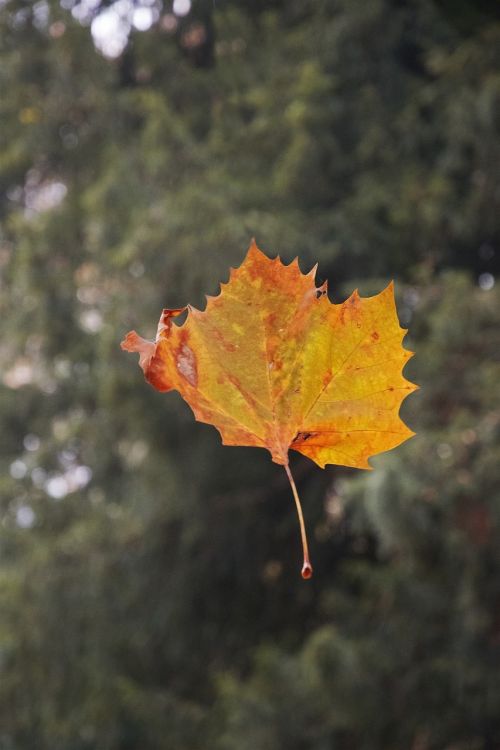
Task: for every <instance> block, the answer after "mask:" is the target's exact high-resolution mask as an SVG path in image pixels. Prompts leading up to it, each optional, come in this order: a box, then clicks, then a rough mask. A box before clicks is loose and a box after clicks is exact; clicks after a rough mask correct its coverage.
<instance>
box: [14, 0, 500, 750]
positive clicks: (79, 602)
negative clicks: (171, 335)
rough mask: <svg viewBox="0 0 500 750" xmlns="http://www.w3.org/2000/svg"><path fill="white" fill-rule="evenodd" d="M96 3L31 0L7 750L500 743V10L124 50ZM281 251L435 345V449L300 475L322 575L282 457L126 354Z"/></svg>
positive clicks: (426, 424) (456, 749)
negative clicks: (115, 48)
mask: <svg viewBox="0 0 500 750" xmlns="http://www.w3.org/2000/svg"><path fill="white" fill-rule="evenodd" d="M110 4H111V3H110V2H107V3H104V2H101V3H100V5H97V7H96V10H95V12H96V13H98V12H101V11H102V7H101V6H104V5H110ZM72 5H78V3H75V2H73V3H71V0H66V2H64V3H62V4H61V5H60V4H59V3H58V2H56V1H55V0H52V1H51V2H49V1H48V0H47V2H43V1H42V2H41V3H31V2H22V1H21V0H10V1H8V2H5V0H4V1H3V2H2V3H0V118H1V119H0V136H1V139H2V143H1V147H0V191H1V203H0V212H1V226H2V229H1V234H0V264H1V288H0V294H1V297H0V304H1V310H0V313H1V322H2V325H1V340H0V357H1V378H2V382H3V384H2V385H1V387H0V420H1V427H0V452H1V459H0V461H1V469H2V473H1V478H0V750H94V749H95V750H157V749H158V750H160V749H161V750H406V749H408V750H442V749H445V750H498V748H499V747H500V544H499V542H500V533H499V532H500V442H499V438H500V387H499V383H500V293H499V291H498V287H497V286H495V285H494V281H495V276H496V274H497V273H498V271H499V267H500V168H499V167H500V140H499V135H500V11H499V5H498V3H497V2H486V1H485V0H483V2H473V1H472V0H461V2H451V1H445V0H441V1H438V0H436V1H435V2H432V1H431V0H406V1H405V0H330V1H329V2H327V1H326V0H323V1H322V0H270V1H269V2H265V1H264V0H261V1H260V2H255V1H251V0H232V1H231V2H229V0H216V2H213V0H210V2H202V0H198V2H196V0H195V2H194V3H193V7H192V9H191V12H190V13H189V14H188V15H186V16H185V17H183V18H178V19H177V20H176V19H175V18H173V17H172V16H171V15H169V14H170V6H169V5H168V3H167V2H166V3H165V7H164V8H163V9H162V11H161V17H160V18H159V20H158V22H157V23H156V24H154V25H153V26H152V28H151V29H150V30H148V31H145V32H143V33H139V32H137V31H133V32H132V33H131V35H130V38H129V43H128V46H127V47H126V49H125V51H124V53H123V54H122V55H121V56H120V57H118V58H116V59H106V58H105V57H103V56H102V55H100V54H98V53H97V52H96V51H95V50H94V46H93V42H92V37H91V33H90V29H89V26H88V25H85V24H80V23H79V22H78V21H77V20H75V19H74V17H73V16H72V14H71V6H72ZM165 16H167V18H165ZM175 24H176V25H175ZM173 26H175V28H173ZM64 190H66V193H65V195H64V197H63V193H64ZM62 197H63V199H62V200H61V198H62ZM252 236H255V237H256V238H257V240H258V242H259V244H260V245H261V247H262V248H263V249H264V250H266V251H267V252H268V254H270V255H272V254H276V253H280V255H281V257H282V258H284V259H285V260H291V259H292V258H293V257H294V256H296V255H298V256H299V258H300V263H301V267H302V269H303V270H309V268H310V267H311V266H312V265H313V263H315V262H316V261H319V272H318V280H319V281H322V280H324V279H326V278H328V279H329V281H330V288H331V295H332V299H334V300H335V301H339V300H342V299H345V297H346V296H347V295H348V294H349V293H350V292H351V291H352V289H353V288H354V287H356V286H359V288H360V290H361V292H362V293H365V294H367V293H374V292H377V291H380V290H381V289H382V288H383V287H384V286H385V285H386V284H387V282H388V281H389V280H390V279H391V278H394V279H395V280H396V289H397V298H398V309H399V313H400V318H401V321H402V324H403V325H405V326H408V327H409V329H410V333H409V335H408V338H407V342H406V343H407V346H408V347H409V348H412V349H415V350H416V352H417V356H416V357H415V358H414V359H413V360H412V361H411V363H410V364H409V366H408V367H407V369H406V374H407V376H408V377H409V378H410V379H412V380H415V381H416V382H417V383H419V384H420V386H421V390H420V391H419V392H418V393H416V394H414V395H412V396H411V397H410V398H409V399H408V402H407V403H406V404H405V405H404V408H403V416H404V418H405V420H406V421H407V423H408V424H409V425H410V426H411V427H412V428H413V429H414V430H415V431H416V432H417V436H416V437H415V438H413V439H412V440H411V441H409V442H408V443H406V444H405V445H404V446H401V447H400V448H398V449H396V450H394V451H393V452H391V453H388V454H384V455H381V456H379V457H378V458H376V459H375V460H374V461H373V465H374V467H375V471H373V472H370V473H365V472H361V471H353V470H347V469H344V468H342V467H328V468H327V469H326V470H325V471H321V469H319V468H318V467H316V466H315V465H314V464H312V463H311V462H309V461H307V460H306V459H303V458H301V457H300V456H298V455H297V456H294V457H293V459H292V460H293V470H294V472H295V475H296V478H297V483H298V485H299V490H300V492H301V495H302V498H303V504H304V510H305V515H306V520H307V525H308V528H309V533H310V541H311V547H312V555H313V561H314V565H315V577H314V578H313V579H312V581H310V582H303V581H302V580H301V578H300V576H299V570H300V563H301V553H300V540H299V534H298V525H297V520H296V515H295V509H294V507H293V500H292V497H291V493H290V489H289V487H288V485H287V479H286V476H285V473H284V472H283V471H282V469H281V468H280V467H279V466H277V465H275V464H272V463H271V461H270V458H269V456H268V454H267V453H266V452H265V451H259V450H252V449H245V448H226V447H222V446H221V443H220V437H219V435H218V433H217V432H216V431H215V430H214V429H213V428H211V427H209V426H207V425H201V424H198V423H195V422H194V419H193V418H192V415H191V412H190V410H189V408H188V407H187V406H186V405H185V404H184V403H183V402H182V401H181V399H180V398H179V397H178V395H177V394H169V395H162V394H159V393H157V392H155V391H154V390H153V389H151V388H150V387H149V386H147V385H146V384H145V383H144V381H143V378H142V375H141V372H140V371H139V369H138V367H137V365H136V363H135V358H132V357H131V356H129V355H125V354H124V353H123V352H122V351H120V348H119V342H120V339H121V338H122V337H123V334H124V333H125V332H126V331H128V330H129V329H130V328H136V329H137V330H139V331H140V332H141V333H143V334H144V335H147V336H150V337H152V336H153V335H154V332H155V329H156V323H157V320H158V316H159V313H160V310H161V308H162V307H163V306H169V307H176V306H182V305H185V304H186V303H187V302H190V303H192V304H194V305H197V306H203V304H204V301H203V300H204V298H203V295H204V293H211V294H213V293H216V292H217V288H218V282H219V281H225V280H227V275H228V268H229V266H231V265H233V266H234V265H238V264H239V263H240V262H241V260H242V259H243V257H244V253H245V251H246V248H247V246H248V243H249V240H250V238H251V237H252ZM85 467H88V468H85ZM90 472H92V474H91V475H90ZM89 480H90V481H89Z"/></svg>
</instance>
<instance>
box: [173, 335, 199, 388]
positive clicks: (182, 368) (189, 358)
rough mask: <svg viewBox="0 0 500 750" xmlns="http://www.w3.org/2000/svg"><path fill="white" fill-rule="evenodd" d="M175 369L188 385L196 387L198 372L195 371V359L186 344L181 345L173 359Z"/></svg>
mask: <svg viewBox="0 0 500 750" xmlns="http://www.w3.org/2000/svg"><path fill="white" fill-rule="evenodd" d="M175 362H176V365H177V369H178V370H179V372H180V374H181V375H182V377H183V378H185V379H186V380H187V381H188V383H189V384H190V385H192V386H194V387H196V385H197V383H198V372H197V370H196V357H195V355H194V352H193V350H192V349H190V347H189V346H188V345H187V344H186V343H182V344H181V345H180V347H179V349H178V351H177V355H176V358H175Z"/></svg>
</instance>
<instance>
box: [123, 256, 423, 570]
mask: <svg viewBox="0 0 500 750" xmlns="http://www.w3.org/2000/svg"><path fill="white" fill-rule="evenodd" d="M315 271H316V268H314V269H313V270H312V271H310V272H309V273H308V274H303V273H302V272H301V271H300V269H299V266H298V263H297V259H296V260H294V261H293V262H292V263H290V265H288V266H286V265H284V264H283V263H282V262H281V260H280V259H279V258H275V259H274V260H271V259H269V258H268V257H267V256H266V255H264V254H263V253H262V252H261V251H260V250H259V249H258V248H257V245H256V244H255V242H252V244H251V246H250V249H249V251H248V254H247V256H246V258H245V260H244V261H243V263H242V264H241V266H240V267H239V268H238V269H236V270H231V274H230V279H229V282H228V283H227V284H221V293H220V294H219V296H217V297H209V298H207V306H206V309H205V311H204V312H201V311H200V310H197V309H196V308H194V307H191V306H190V305H188V307H187V308H182V309H177V310H164V311H163V313H162V316H161V318H160V324H159V327H158V333H157V337H156V341H155V342H152V341H146V340H145V339H143V338H141V337H140V336H138V335H137V334H136V333H135V331H132V332H131V333H129V334H128V335H127V337H126V338H125V340H124V341H123V342H122V348H123V349H126V350H127V351H132V352H139V364H140V365H141V367H142V369H143V370H144V373H145V376H146V379H147V380H148V381H149V382H150V383H151V384H152V385H153V386H154V387H155V388H157V389H158V390H160V391H169V390H172V389H175V390H177V391H179V393H180V394H181V396H182V397H183V398H184V399H185V400H186V401H187V403H188V404H189V405H190V406H191V408H192V410H193V412H194V415H195V417H196V418H197V419H198V420H199V421H201V422H207V423H209V424H212V425H214V426H215V427H216V428H217V429H218V430H219V432H220V434H221V436H222V441H223V443H224V444H225V445H249V446H258V447H261V448H267V449H268V450H269V451H270V453H271V456H272V459H273V461H275V462H276V463H278V464H282V465H283V466H284V467H285V469H286V472H287V475H288V477H289V480H290V483H291V485H292V490H293V493H294V498H295V501H296V504H297V510H298V513H299V520H300V523H301V531H302V539H303V544H304V558H305V562H304V568H303V575H304V577H310V574H311V572H312V568H311V566H310V563H309V559H308V553H307V542H306V539H305V529H304V524H303V519H302V512H301V508H300V502H299V499H298V495H297V491H296V488H295V484H294V482H293V479H292V476H291V474H290V470H289V466H288V451H289V450H290V448H292V449H293V450H296V451H299V452H300V453H303V454H304V455H305V456H308V457H309V458H311V459H312V460H313V461H315V462H316V463H317V464H318V465H319V466H321V467H322V468H323V467H324V466H325V464H341V465H344V466H353V467H357V468H362V469H370V468H371V467H370V465H369V464H368V458H369V457H370V456H373V455H375V454H376V453H380V452H382V451H386V450H389V449H390V448H394V447H395V446H396V445H399V443H402V442H403V441H404V440H406V439H407V438H409V437H411V436H412V435H413V434H414V433H413V432H412V431H411V430H410V429H408V427H406V425H405V424H404V423H403V422H402V421H401V419H400V418H399V415H398V412H399V407H400V405H401V402H402V401H403V399H404V398H405V397H406V396H407V395H408V394H409V393H411V392H412V391H414V390H415V389H416V387H417V386H415V385H413V384H412V383H410V382H409V381H408V380H406V379H405V378H404V376H403V374H402V369H403V367H404V365H405V363H406V362H407V361H408V360H409V359H410V357H411V356H412V352H409V351H407V350H405V349H404V348H403V346H402V340H403V337H404V335H405V333H406V331H405V330H404V329H402V328H401V327H400V325H399V322H398V317H397V312H396V307H395V302H394V292H393V285H392V283H391V284H389V286H388V287H387V288H386V289H385V290H384V291H382V292H381V293H380V294H377V295H375V296H374V297H367V298H361V297H360V296H359V295H358V293H357V292H354V293H353V294H352V295H351V296H350V297H349V299H348V300H346V301H345V302H344V303H342V304H339V305H334V304H332V303H331V302H330V301H329V300H328V297H327V294H326V283H325V284H323V285H322V286H321V287H319V288H317V287H316V285H315V282H314V277H315ZM186 309H187V310H188V316H187V318H186V320H185V322H184V323H183V324H182V325H175V324H174V325H173V324H172V319H173V318H175V317H176V316H178V315H180V314H181V313H182V312H184V310H186Z"/></svg>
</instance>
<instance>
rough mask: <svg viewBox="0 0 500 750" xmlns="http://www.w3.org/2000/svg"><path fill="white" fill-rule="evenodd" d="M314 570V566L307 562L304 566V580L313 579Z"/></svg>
mask: <svg viewBox="0 0 500 750" xmlns="http://www.w3.org/2000/svg"><path fill="white" fill-rule="evenodd" d="M312 574H313V569H312V565H311V563H309V562H305V563H304V565H303V566H302V578H303V579H304V580H305V581H307V580H308V579H309V578H312Z"/></svg>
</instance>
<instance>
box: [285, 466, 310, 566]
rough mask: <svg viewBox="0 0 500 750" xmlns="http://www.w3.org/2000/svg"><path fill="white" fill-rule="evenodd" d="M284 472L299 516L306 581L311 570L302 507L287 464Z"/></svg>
mask: <svg viewBox="0 0 500 750" xmlns="http://www.w3.org/2000/svg"><path fill="white" fill-rule="evenodd" d="M285 471H286V475H287V477H288V481H289V482H290V487H291V488H292V492H293V499H294V500H295V505H296V507H297V514H298V516H299V524H300V536H301V538H302V550H303V553H304V564H303V565H302V578H305V579H307V578H311V577H312V574H313V569H312V565H311V562H310V560H309V547H308V546H307V534H306V526H305V523H304V516H303V515H302V505H301V504H300V498H299V493H298V492H297V487H296V486H295V482H294V479H293V477H292V472H291V471H290V467H289V465H288V463H286V464H285Z"/></svg>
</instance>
